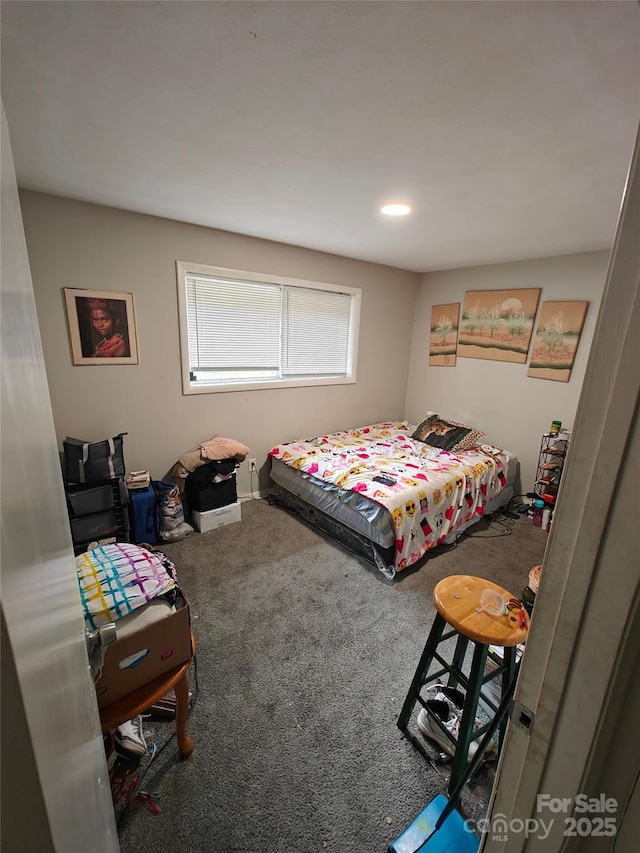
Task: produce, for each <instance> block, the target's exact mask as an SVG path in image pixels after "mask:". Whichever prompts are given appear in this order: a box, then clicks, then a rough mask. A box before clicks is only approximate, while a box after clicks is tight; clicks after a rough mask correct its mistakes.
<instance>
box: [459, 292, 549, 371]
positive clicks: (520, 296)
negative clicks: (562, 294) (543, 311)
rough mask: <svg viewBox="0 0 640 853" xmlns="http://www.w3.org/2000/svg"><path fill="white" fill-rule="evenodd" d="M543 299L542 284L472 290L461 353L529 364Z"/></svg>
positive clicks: (467, 296) (464, 314)
mask: <svg viewBox="0 0 640 853" xmlns="http://www.w3.org/2000/svg"><path fill="white" fill-rule="evenodd" d="M539 299H540V289H539V288H523V289H522V290H468V291H467V292H466V293H465V295H464V305H463V308H462V319H461V320H460V332H459V335H458V355H459V356H461V357H462V358H488V359H492V360H493V361H512V362H515V363H517V364H525V363H526V361H527V354H528V352H529V344H530V343H531V333H532V331H533V324H534V321H535V318H536V311H537V310H538V300H539Z"/></svg>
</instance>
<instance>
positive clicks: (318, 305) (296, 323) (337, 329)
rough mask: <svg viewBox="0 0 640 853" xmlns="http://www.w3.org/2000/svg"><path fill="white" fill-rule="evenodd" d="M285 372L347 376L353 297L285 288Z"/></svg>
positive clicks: (283, 346) (283, 371) (290, 374)
mask: <svg viewBox="0 0 640 853" xmlns="http://www.w3.org/2000/svg"><path fill="white" fill-rule="evenodd" d="M282 313H283V318H282V373H283V375H287V376H314V375H316V376H317V375H321V376H329V375H334V376H344V375H345V374H346V371H347V359H348V352H349V320H350V314H351V298H350V297H349V296H348V295H347V294H344V293H328V292H327V291H323V290H309V289H305V288H302V287H295V288H294V287H285V288H284V292H283V312H282Z"/></svg>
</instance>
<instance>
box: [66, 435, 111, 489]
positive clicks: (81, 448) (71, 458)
mask: <svg viewBox="0 0 640 853" xmlns="http://www.w3.org/2000/svg"><path fill="white" fill-rule="evenodd" d="M125 435H127V433H126V432H121V433H120V434H119V435H115V436H114V437H113V438H105V439H104V441H84V440H83V439H81V438H69V437H68V436H67V438H65V440H64V441H63V442H62V447H63V450H64V477H65V481H66V482H67V483H92V482H94V481H95V480H114V479H116V478H117V477H119V478H121V479H124V475H125V466H124V450H123V446H122V444H123V439H124V436H125Z"/></svg>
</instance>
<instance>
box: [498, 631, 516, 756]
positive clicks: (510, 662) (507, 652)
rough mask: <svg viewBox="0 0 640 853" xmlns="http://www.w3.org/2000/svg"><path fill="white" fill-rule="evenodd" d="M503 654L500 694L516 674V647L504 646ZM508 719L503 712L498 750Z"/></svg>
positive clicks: (504, 691)
mask: <svg viewBox="0 0 640 853" xmlns="http://www.w3.org/2000/svg"><path fill="white" fill-rule="evenodd" d="M503 654H504V663H505V666H506V669H505V671H504V672H503V673H502V695H503V696H504V695H505V693H506V692H507V689H508V687H509V685H510V684H511V682H512V681H513V679H514V678H516V676H517V674H518V665H517V663H516V649H515V647H514V646H506V647H505V648H504V649H503ZM508 720H509V715H508V714H505V715H504V717H503V719H502V721H501V722H500V742H499V743H498V750H501V749H502V744H503V742H504V736H505V733H506V730H507V722H508Z"/></svg>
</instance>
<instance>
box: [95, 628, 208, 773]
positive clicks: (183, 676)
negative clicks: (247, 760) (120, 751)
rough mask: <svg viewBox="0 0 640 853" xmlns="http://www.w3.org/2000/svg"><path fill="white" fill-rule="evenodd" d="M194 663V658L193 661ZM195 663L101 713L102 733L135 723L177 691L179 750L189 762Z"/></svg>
mask: <svg viewBox="0 0 640 853" xmlns="http://www.w3.org/2000/svg"><path fill="white" fill-rule="evenodd" d="M191 647H192V649H193V654H194V655H195V651H196V642H195V638H194V636H193V633H192V634H191ZM191 660H193V658H191ZM191 660H188V661H185V662H184V663H181V664H180V666H176V667H174V668H173V669H170V670H169V672H165V673H163V674H162V675H159V676H158V678H154V679H153V681H150V682H149V683H148V684H143V686H142V687H139V688H138V689H137V690H134V691H133V693H129V694H128V695H127V696H123V697H122V699H118V700H117V701H116V702H113V703H112V704H111V705H107V706H106V707H104V708H101V709H100V723H101V725H102V733H103V734H106V733H107V732H112V731H113V730H114V729H117V728H118V726H119V725H121V724H122V723H126V721H127V720H131V719H132V718H133V717H135V716H137V715H138V714H141V713H143V712H144V711H146V710H147V708H150V707H151V705H153V703H154V702H157V701H158V699H161V698H162V697H163V696H165V695H166V694H167V693H168V692H169V691H170V690H172V689H173V690H175V694H176V735H177V739H178V749H179V750H180V754H181V755H182V756H183V757H184V758H188V757H189V756H190V755H191V753H192V752H193V741H192V740H191V738H190V737H187V735H186V733H185V725H186V722H187V711H188V709H189V680H188V678H187V673H188V671H189V667H190V666H191Z"/></svg>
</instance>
